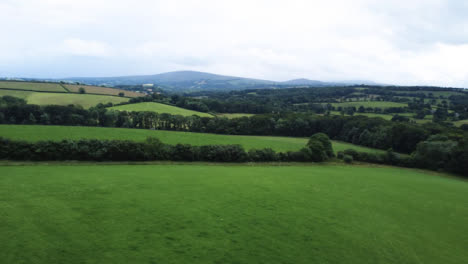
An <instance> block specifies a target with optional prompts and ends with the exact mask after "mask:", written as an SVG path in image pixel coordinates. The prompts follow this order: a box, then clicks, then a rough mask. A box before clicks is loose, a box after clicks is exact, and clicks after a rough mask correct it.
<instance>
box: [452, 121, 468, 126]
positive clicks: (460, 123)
mask: <svg viewBox="0 0 468 264" xmlns="http://www.w3.org/2000/svg"><path fill="white" fill-rule="evenodd" d="M453 124H454V125H455V126H457V127H459V126H461V125H468V120H459V121H455V122H453Z"/></svg>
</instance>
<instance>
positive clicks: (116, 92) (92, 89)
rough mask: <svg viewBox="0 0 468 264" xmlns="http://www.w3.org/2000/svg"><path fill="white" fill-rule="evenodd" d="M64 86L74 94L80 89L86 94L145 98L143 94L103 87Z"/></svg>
mask: <svg viewBox="0 0 468 264" xmlns="http://www.w3.org/2000/svg"><path fill="white" fill-rule="evenodd" d="M64 86H65V87H66V88H67V89H68V90H69V91H70V92H72V93H79V92H80V88H83V89H84V90H85V92H86V93H89V94H104V95H119V93H124V96H125V97H140V96H144V94H143V93H136V92H132V91H126V90H121V89H116V88H108V87H101V86H91V85H76V84H65V85H64Z"/></svg>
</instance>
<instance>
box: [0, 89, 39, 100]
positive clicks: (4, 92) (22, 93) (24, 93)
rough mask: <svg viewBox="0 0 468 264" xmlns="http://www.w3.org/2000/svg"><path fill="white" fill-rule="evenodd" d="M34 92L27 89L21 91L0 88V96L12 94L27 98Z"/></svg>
mask: <svg viewBox="0 0 468 264" xmlns="http://www.w3.org/2000/svg"><path fill="white" fill-rule="evenodd" d="M33 93H34V92H29V91H21V90H16V91H15V90H3V89H0V96H7V95H8V96H14V97H18V98H22V99H27V98H28V96H30V95H31V94H33Z"/></svg>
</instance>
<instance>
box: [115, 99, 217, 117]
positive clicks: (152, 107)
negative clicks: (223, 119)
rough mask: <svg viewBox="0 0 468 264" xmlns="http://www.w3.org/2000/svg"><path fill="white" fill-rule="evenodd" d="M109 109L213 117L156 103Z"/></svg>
mask: <svg viewBox="0 0 468 264" xmlns="http://www.w3.org/2000/svg"><path fill="white" fill-rule="evenodd" d="M109 109H113V110H119V111H150V112H157V113H167V114H171V115H183V116H192V115H198V116H201V117H212V115H210V114H207V113H202V112H197V111H193V110H188V109H184V108H180V107H176V106H171V105H166V104H160V103H154V102H144V103H136V104H127V105H119V106H113V107H110V108H109Z"/></svg>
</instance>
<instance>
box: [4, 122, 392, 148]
mask: <svg viewBox="0 0 468 264" xmlns="http://www.w3.org/2000/svg"><path fill="white" fill-rule="evenodd" d="M150 136H151V137H157V138H159V139H160V140H161V141H162V142H164V143H166V144H172V145H175V144H191V145H197V146H201V145H218V144H219V145H226V144H239V145H242V146H243V147H244V148H245V149H247V150H249V149H262V148H271V149H273V150H275V151H294V150H299V149H301V148H303V147H305V145H306V143H307V140H308V139H307V138H294V137H272V136H233V135H217V134H207V133H193V132H177V131H165V130H147V129H129V128H104V127H80V126H42V125H34V126H33V125H0V137H4V138H9V139H14V140H27V141H39V140H64V139H74V140H78V139H101V140H104V139H109V140H112V139H115V140H133V141H143V140H145V139H146V138H147V137H150ZM333 149H334V150H335V152H337V151H342V150H345V149H355V150H357V151H361V152H372V153H383V152H384V151H383V150H379V149H372V148H366V147H363V146H358V145H353V144H350V143H345V142H340V141H333Z"/></svg>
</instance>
